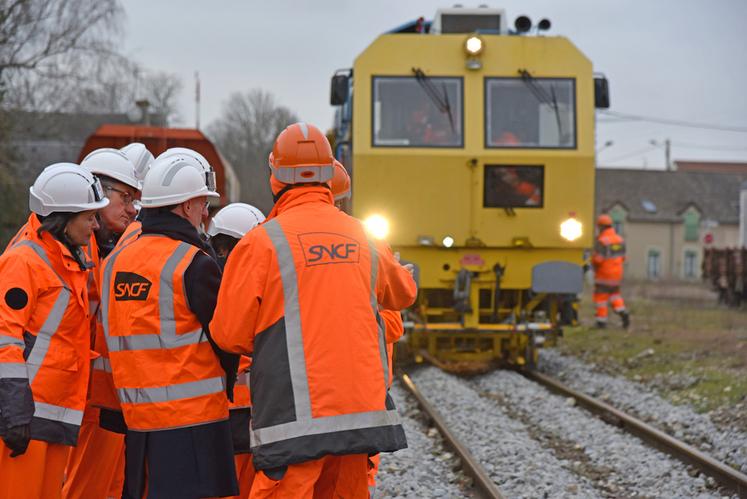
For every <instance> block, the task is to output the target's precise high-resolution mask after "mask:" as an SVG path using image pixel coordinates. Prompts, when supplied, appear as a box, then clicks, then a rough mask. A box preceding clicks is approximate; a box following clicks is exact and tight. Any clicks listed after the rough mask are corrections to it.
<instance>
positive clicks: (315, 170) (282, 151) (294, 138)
mask: <svg viewBox="0 0 747 499" xmlns="http://www.w3.org/2000/svg"><path fill="white" fill-rule="evenodd" d="M333 162H334V156H333V155H332V147H331V146H330V145H329V141H328V140H327V137H326V136H325V135H324V133H322V131H321V130H319V129H318V128H317V127H315V126H314V125H308V124H306V123H303V122H299V123H294V124H292V125H290V126H288V127H287V128H286V129H285V130H283V131H282V132H280V135H278V138H277V139H276V140H275V145H274V146H273V148H272V153H271V154H270V169H271V170H272V175H273V176H274V177H275V178H276V179H277V180H278V181H279V182H281V183H283V184H304V183H310V182H327V181H329V180H331V179H332V176H333V173H334V164H333Z"/></svg>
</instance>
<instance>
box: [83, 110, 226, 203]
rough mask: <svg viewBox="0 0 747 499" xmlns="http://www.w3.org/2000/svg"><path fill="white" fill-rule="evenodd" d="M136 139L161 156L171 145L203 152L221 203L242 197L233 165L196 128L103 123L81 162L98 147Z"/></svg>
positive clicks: (120, 145)
mask: <svg viewBox="0 0 747 499" xmlns="http://www.w3.org/2000/svg"><path fill="white" fill-rule="evenodd" d="M132 142H142V143H143V144H145V147H147V148H148V150H149V151H150V152H151V153H153V155H154V156H158V155H159V154H161V153H162V152H164V151H165V150H166V149H169V148H171V147H188V148H190V149H194V150H195V151H197V152H199V153H200V154H202V155H203V156H205V158H206V159H207V160H208V161H209V162H210V164H211V165H212V167H213V168H214V169H215V177H216V183H217V188H218V192H219V193H220V195H221V196H220V206H225V205H226V204H228V203H232V202H235V201H238V200H239V181H238V178H237V177H236V173H235V172H234V170H233V168H232V167H231V165H230V164H229V163H228V161H226V160H225V158H223V157H222V156H221V155H220V153H219V152H218V150H217V149H216V148H215V146H214V145H213V143H212V142H210V140H208V138H207V137H206V136H205V135H204V134H203V133H202V132H200V131H199V130H196V129H193V128H161V127H153V126H143V125H101V126H100V127H99V128H98V130H96V131H95V132H94V133H93V135H91V136H90V137H88V139H87V140H86V143H85V145H84V146H83V149H82V150H81V151H80V157H79V158H78V162H80V161H82V160H83V158H85V157H86V155H87V154H88V153H89V152H91V151H93V150H94V149H99V148H102V147H114V148H116V149H119V148H121V147H124V146H126V145H127V144H130V143H132Z"/></svg>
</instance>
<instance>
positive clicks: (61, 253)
mask: <svg viewBox="0 0 747 499" xmlns="http://www.w3.org/2000/svg"><path fill="white" fill-rule="evenodd" d="M40 227H41V221H40V220H39V218H38V217H37V216H36V213H32V214H31V215H30V216H29V219H28V221H27V222H26V231H25V235H24V239H27V240H29V241H33V242H35V243H37V244H39V245H41V246H42V247H43V248H44V250H45V252H46V253H47V255H49V256H50V261H51V262H55V261H57V262H62V265H63V266H64V267H65V268H66V269H67V270H72V271H80V270H87V269H89V268H90V267H92V266H93V262H91V261H90V260H89V259H88V257H87V256H86V254H85V252H84V251H82V250H79V251H80V258H81V261H82V262H84V266H85V268H81V265H80V263H78V260H77V259H76V258H75V257H74V256H73V254H72V253H71V251H70V249H69V248H68V247H67V246H66V245H65V244H63V243H62V242H60V241H58V240H57V239H55V238H54V236H52V234H50V233H49V232H46V231H44V232H42V234H41V237H39V234H38V231H39V228H40ZM92 242H93V238H92V240H91V242H89V244H91V243H92Z"/></svg>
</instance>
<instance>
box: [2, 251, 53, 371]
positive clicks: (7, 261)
mask: <svg viewBox="0 0 747 499" xmlns="http://www.w3.org/2000/svg"><path fill="white" fill-rule="evenodd" d="M37 272H38V270H37ZM0 275H2V276H3V278H2V280H0V363H25V360H24V358H23V350H24V345H25V344H24V341H23V332H24V331H26V330H28V323H29V321H30V320H31V314H32V313H33V312H34V309H35V306H36V300H37V295H38V290H37V287H36V285H35V283H34V269H33V268H32V265H31V264H30V262H29V261H28V260H27V259H26V258H24V256H23V255H22V254H18V253H16V252H13V253H12V254H8V253H6V254H5V255H4V256H3V257H2V258H0ZM42 275H43V274H42Z"/></svg>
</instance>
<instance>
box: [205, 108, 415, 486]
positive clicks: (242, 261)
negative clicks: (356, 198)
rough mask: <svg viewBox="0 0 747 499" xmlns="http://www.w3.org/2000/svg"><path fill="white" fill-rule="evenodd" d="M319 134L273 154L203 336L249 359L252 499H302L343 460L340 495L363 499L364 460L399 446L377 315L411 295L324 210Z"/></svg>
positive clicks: (286, 137) (401, 271)
mask: <svg viewBox="0 0 747 499" xmlns="http://www.w3.org/2000/svg"><path fill="white" fill-rule="evenodd" d="M333 161H334V158H333V156H332V149H331V147H330V145H329V142H328V141H327V138H326V137H325V136H324V134H323V133H322V132H321V131H320V130H319V129H318V128H317V127H314V126H311V125H307V124H306V123H296V124H293V125H291V126H289V127H288V128H286V129H285V130H284V131H283V132H281V133H280V135H279V136H278V138H277V140H276V142H275V146H274V147H273V151H272V155H271V161H270V168H271V177H270V183H271V186H272V191H273V194H274V196H275V200H276V203H275V207H274V208H273V210H272V212H271V213H270V216H269V217H268V220H267V221H266V222H265V223H264V224H262V225H261V226H259V227H257V228H256V229H254V230H252V231H251V232H249V233H248V234H247V235H246V236H244V238H242V240H241V241H240V242H239V244H238V245H237V246H236V248H234V250H233V252H232V253H231V256H230V258H229V259H228V262H227V264H226V269H225V275H224V279H223V284H222V286H221V290H220V293H219V296H218V306H217V308H216V311H215V317H214V319H213V321H212V322H211V325H210V329H211V332H212V334H213V338H214V340H215V341H216V343H217V344H218V345H219V346H220V347H221V348H223V349H224V350H227V351H230V352H236V353H243V354H250V353H251V354H253V363H252V375H251V378H250V385H251V396H252V453H253V461H254V466H255V468H256V469H257V470H258V471H257V475H256V476H255V479H254V484H253V486H252V492H251V496H250V497H252V498H264V497H274V498H285V497H288V498H290V497H293V498H297V497H298V498H304V497H312V495H313V491H314V486H315V483H316V482H317V480H318V477H319V475H320V473H321V471H322V469H323V467H324V464H325V462H326V461H327V460H328V459H332V458H336V457H337V456H342V457H343V459H342V460H341V462H340V467H341V469H344V470H345V475H344V478H345V480H344V483H338V484H337V490H336V492H335V493H336V494H338V495H339V496H341V497H350V498H359V497H360V498H367V497H368V487H367V469H368V455H369V454H375V453H377V452H393V451H395V450H398V449H402V448H404V447H405V446H406V445H407V443H406V439H405V434H404V431H403V428H402V426H401V423H400V419H399V416H398V414H397V411H396V409H395V408H394V405H393V403H392V400H391V398H390V397H389V396H388V394H387V388H388V384H389V366H388V365H387V364H388V361H387V355H386V338H385V332H384V328H383V325H382V321H381V318H380V314H379V306H382V307H384V308H388V309H392V310H400V309H403V308H406V307H408V306H410V305H411V304H412V303H413V302H414V300H415V296H416V286H415V282H414V281H413V278H412V276H411V275H410V273H409V271H408V270H407V269H406V268H404V267H403V266H402V265H400V264H399V263H398V262H397V261H396V260H395V258H394V256H393V255H392V253H391V251H390V250H389V248H388V247H387V245H386V244H384V243H382V242H374V241H372V240H370V239H369V238H368V236H367V235H366V233H365V231H364V228H363V225H362V224H361V222H360V221H358V220H356V219H354V218H352V217H350V216H348V215H346V214H344V213H342V212H341V211H339V210H338V209H336V208H335V207H334V201H333V197H332V193H331V192H330V188H329V185H327V182H328V181H329V180H331V179H332V176H333V171H334V164H333Z"/></svg>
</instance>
